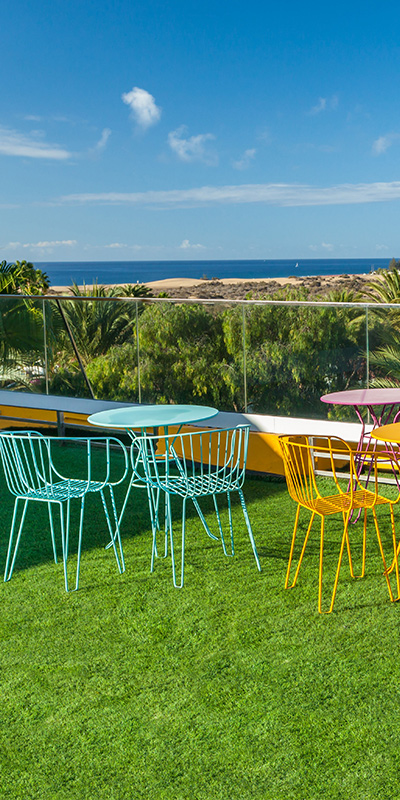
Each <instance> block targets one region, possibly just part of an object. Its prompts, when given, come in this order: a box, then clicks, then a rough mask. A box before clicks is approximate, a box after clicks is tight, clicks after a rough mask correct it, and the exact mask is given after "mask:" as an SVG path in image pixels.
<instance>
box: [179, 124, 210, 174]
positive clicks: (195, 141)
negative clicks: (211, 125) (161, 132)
mask: <svg viewBox="0 0 400 800" xmlns="http://www.w3.org/2000/svg"><path fill="white" fill-rule="evenodd" d="M186 131H187V127H186V125H181V126H180V127H179V128H177V129H176V130H175V131H171V133H169V134H168V144H169V146H170V148H171V150H173V152H174V153H175V154H176V155H177V156H178V158H179V159H180V161H203V163H204V164H208V165H209V166H215V165H216V164H217V163H218V158H217V156H216V154H215V153H211V152H208V151H207V150H206V147H205V144H206V142H208V141H210V140H211V139H215V136H214V135H213V134H212V133H199V134H198V135H197V136H190V137H189V138H188V139H185V138H184V136H183V134H184V133H186Z"/></svg>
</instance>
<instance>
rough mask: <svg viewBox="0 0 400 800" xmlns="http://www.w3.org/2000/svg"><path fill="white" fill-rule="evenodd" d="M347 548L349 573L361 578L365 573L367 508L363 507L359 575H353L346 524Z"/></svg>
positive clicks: (353, 576)
mask: <svg viewBox="0 0 400 800" xmlns="http://www.w3.org/2000/svg"><path fill="white" fill-rule="evenodd" d="M347 550H348V555H349V567H350V575H351V577H352V578H363V577H364V575H365V556H366V550H367V509H366V508H365V509H364V526H363V539H362V562H361V572H360V574H359V575H354V569H353V562H352V559H351V554H350V541H349V526H347Z"/></svg>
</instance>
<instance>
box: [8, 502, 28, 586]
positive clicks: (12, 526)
mask: <svg viewBox="0 0 400 800" xmlns="http://www.w3.org/2000/svg"><path fill="white" fill-rule="evenodd" d="M20 499H21V498H19V497H16V498H15V503H14V512H13V518H12V522H11V530H10V539H9V542H8V550H7V558H6V566H5V570H4V581H9V580H10V578H11V575H12V574H13V570H14V564H15V559H16V557H17V551H18V545H19V540H20V538H21V533H22V528H23V525H24V520H25V514H26V509H27V505H28V500H25V502H24V507H23V509H22V516H21V521H20V523H19V529H18V534H17V540H16V542H15V547H14V554H13V558H12V562H11V566H10V569H8V565H9V563H10V557H11V549H12V541H13V537H14V528H15V523H16V520H17V510H18V503H19V501H20Z"/></svg>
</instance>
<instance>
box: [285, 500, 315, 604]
mask: <svg viewBox="0 0 400 800" xmlns="http://www.w3.org/2000/svg"><path fill="white" fill-rule="evenodd" d="M299 511H300V506H299ZM314 518H315V511H313V513H312V515H311V519H310V523H309V525H308V528H307V533H306V535H305V539H304V542H303V547H302V548H301V553H300V557H299V561H298V564H297V568H296V572H295V574H294V578H293V583H292V584H291V586H290V587H289V588H290V589H293V586H295V585H296V582H297V578H298V574H299V571H300V567H301V562H302V561H303V556H304V552H305V549H306V545H307V542H308V537H309V535H310V531H311V527H312V524H313V522H314ZM297 522H298V514H297V515H296V520H295V524H296V523H297ZM296 528H297V524H296ZM296 528H295V531H294V533H293V540H292V545H293V546H294V536H295V532H296ZM292 552H293V550H291V555H290V564H291V556H292ZM290 564H289V568H290ZM289 568H288V570H289ZM288 582H289V571H288V572H287V575H286V584H285V588H286V587H287V584H288Z"/></svg>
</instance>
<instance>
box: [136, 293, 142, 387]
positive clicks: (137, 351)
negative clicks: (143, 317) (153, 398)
mask: <svg viewBox="0 0 400 800" xmlns="http://www.w3.org/2000/svg"><path fill="white" fill-rule="evenodd" d="M135 306H136V354H137V377H138V400H139V403H141V402H142V387H141V385H140V348H139V309H138V306H139V303H138V301H137V300H136V303H135Z"/></svg>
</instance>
